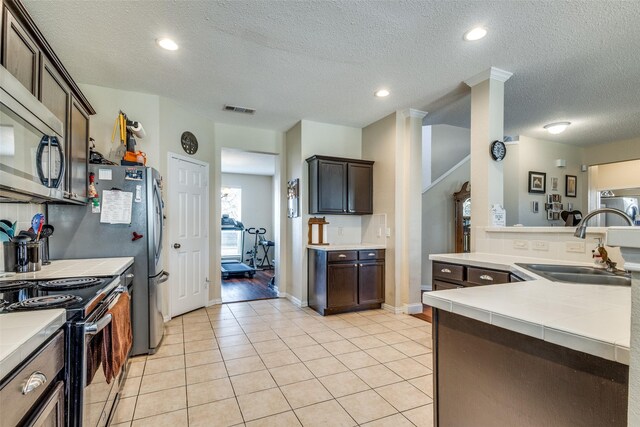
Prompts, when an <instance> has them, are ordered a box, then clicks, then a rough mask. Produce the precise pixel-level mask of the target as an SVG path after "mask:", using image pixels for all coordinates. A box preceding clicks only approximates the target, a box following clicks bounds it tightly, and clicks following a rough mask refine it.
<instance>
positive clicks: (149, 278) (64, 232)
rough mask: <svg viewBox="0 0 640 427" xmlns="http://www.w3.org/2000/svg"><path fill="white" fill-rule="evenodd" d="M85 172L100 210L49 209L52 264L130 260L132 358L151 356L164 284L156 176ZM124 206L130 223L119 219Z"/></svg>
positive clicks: (139, 171)
mask: <svg viewBox="0 0 640 427" xmlns="http://www.w3.org/2000/svg"><path fill="white" fill-rule="evenodd" d="M89 172H90V173H93V174H94V177H95V187H96V190H97V193H98V195H99V200H100V203H101V205H100V210H99V212H98V209H96V208H95V207H94V206H92V204H91V203H90V204H89V205H87V206H73V205H49V207H48V221H49V223H50V224H52V225H53V226H54V227H55V232H54V234H53V235H52V236H51V237H50V238H49V251H50V255H51V258H52V259H54V260H55V259H69V258H76V259H77V258H103V257H122V256H131V257H134V258H135V261H134V275H135V276H134V279H133V295H132V299H133V319H132V327H133V349H132V354H134V355H137V354H148V353H155V351H156V348H157V347H158V345H159V344H160V341H161V340H162V335H163V332H164V319H163V317H162V311H161V310H162V297H163V291H162V288H161V284H162V283H164V282H166V281H167V278H168V273H166V272H165V271H164V269H163V262H162V240H163V236H162V228H163V212H162V210H163V202H162V193H161V182H162V180H161V177H160V174H159V173H158V171H157V170H155V169H152V168H147V167H129V166H106V165H89ZM105 191H106V192H107V193H105ZM105 196H106V197H107V200H105ZM114 198H116V199H117V200H119V202H118V203H114V202H113V200H114ZM122 200H124V202H122ZM129 200H130V203H129ZM127 206H130V208H131V215H130V222H129V223H126V222H127V221H128V220H129V219H128V213H126V212H125V214H124V215H121V214H122V212H123V209H124V210H126V207H127ZM114 207H115V209H114ZM110 213H111V214H112V215H110ZM119 215H120V218H118V219H117V220H116V219H114V218H116V217H118V216H119ZM123 218H124V219H123ZM105 221H106V222H105ZM110 221H111V222H113V221H116V222H118V221H119V222H123V223H109V222H110Z"/></svg>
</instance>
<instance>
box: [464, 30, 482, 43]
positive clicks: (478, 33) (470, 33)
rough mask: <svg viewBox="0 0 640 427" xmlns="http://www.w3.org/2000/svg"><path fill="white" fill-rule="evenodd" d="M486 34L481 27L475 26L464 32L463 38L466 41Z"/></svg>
mask: <svg viewBox="0 0 640 427" xmlns="http://www.w3.org/2000/svg"><path fill="white" fill-rule="evenodd" d="M486 35H487V30H485V29H484V28H482V27H475V28H472V29H470V30H469V31H467V32H466V33H464V36H463V38H464V39H465V40H466V41H468V42H474V41H476V40H480V39H481V38H483V37H484V36H486Z"/></svg>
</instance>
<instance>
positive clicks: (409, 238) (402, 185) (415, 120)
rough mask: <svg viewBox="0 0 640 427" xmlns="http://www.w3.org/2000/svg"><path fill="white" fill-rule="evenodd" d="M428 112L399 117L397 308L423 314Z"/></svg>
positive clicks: (411, 112) (411, 111)
mask: <svg viewBox="0 0 640 427" xmlns="http://www.w3.org/2000/svg"><path fill="white" fill-rule="evenodd" d="M426 115H427V113H426V112H424V111H419V110H413V109H408V110H403V111H399V112H398V113H397V121H396V123H397V141H396V144H397V145H396V146H397V158H396V180H397V181H396V304H395V306H396V308H398V307H402V311H403V312H405V313H420V312H422V302H421V299H420V285H421V283H422V268H421V263H422V258H421V257H422V119H424V117H425V116H426Z"/></svg>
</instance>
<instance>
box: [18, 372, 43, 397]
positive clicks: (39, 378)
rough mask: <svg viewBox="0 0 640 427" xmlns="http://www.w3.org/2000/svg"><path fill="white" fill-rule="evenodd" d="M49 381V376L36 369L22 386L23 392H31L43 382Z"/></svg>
mask: <svg viewBox="0 0 640 427" xmlns="http://www.w3.org/2000/svg"><path fill="white" fill-rule="evenodd" d="M46 382H47V377H46V375H45V374H43V373H42V372H40V371H35V372H34V373H33V374H31V375H30V376H29V379H28V380H27V382H26V383H25V385H24V387H22V394H23V395H26V394H28V393H31V392H32V391H33V390H35V389H37V388H38V387H40V386H41V385H42V384H44V383H46Z"/></svg>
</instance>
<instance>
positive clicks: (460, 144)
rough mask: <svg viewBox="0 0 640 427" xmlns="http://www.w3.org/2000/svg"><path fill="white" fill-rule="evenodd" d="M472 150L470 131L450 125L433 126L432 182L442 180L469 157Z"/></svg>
mask: <svg viewBox="0 0 640 427" xmlns="http://www.w3.org/2000/svg"><path fill="white" fill-rule="evenodd" d="M470 150H471V131H470V130H469V129H465V128H461V127H457V126H449V125H434V126H431V181H432V182H433V181H435V180H436V179H438V178H440V176H442V175H443V174H444V173H445V172H447V171H448V170H449V169H451V168H452V167H453V166H455V165H456V164H457V163H458V162H460V160H462V159H464V158H465V157H467V156H468V155H469V152H470Z"/></svg>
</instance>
